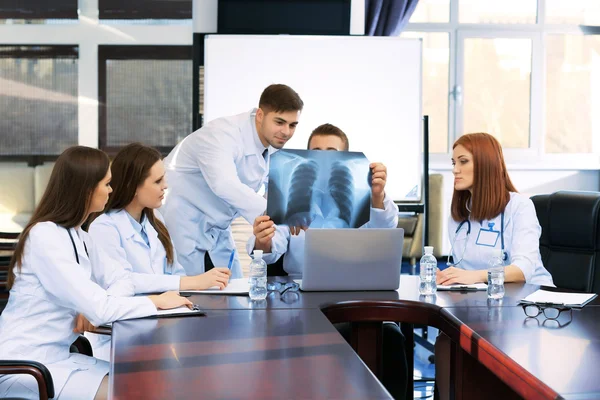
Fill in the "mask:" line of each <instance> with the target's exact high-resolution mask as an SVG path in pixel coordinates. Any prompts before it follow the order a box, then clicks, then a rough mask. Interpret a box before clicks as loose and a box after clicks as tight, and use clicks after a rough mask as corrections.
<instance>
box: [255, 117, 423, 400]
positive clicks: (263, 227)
mask: <svg viewBox="0 0 600 400" xmlns="http://www.w3.org/2000/svg"><path fill="white" fill-rule="evenodd" d="M348 147H349V145H348V138H347V137H346V134H345V133H344V132H342V130H341V129H339V128H338V127H336V126H334V125H331V124H324V125H321V126H319V127H317V128H316V129H315V130H314V131H313V132H312V133H311V135H310V138H309V139H308V149H309V150H330V151H348ZM369 167H370V168H371V172H372V182H371V213H370V214H371V215H370V220H369V222H367V223H366V224H365V225H363V226H361V228H396V226H397V225H398V207H397V206H396V205H395V204H394V202H393V201H392V200H391V199H390V198H389V197H387V196H386V195H385V183H386V179H387V170H386V167H385V165H383V164H381V163H372V164H370V165H369ZM306 229H307V228H299V227H292V228H289V227H288V226H285V225H274V224H273V221H271V220H270V218H269V217H268V216H267V215H264V216H260V217H257V218H256V219H255V220H254V226H253V233H254V235H253V236H251V237H250V239H249V240H248V243H247V250H248V254H251V253H252V251H253V249H256V250H262V251H263V259H264V260H265V262H266V263H267V264H272V263H274V262H276V261H277V260H278V259H279V258H280V257H281V256H282V255H284V254H285V257H284V258H283V269H284V270H285V272H287V273H288V275H290V276H291V277H293V278H298V279H302V272H303V268H304V240H305V237H304V230H306ZM311 229H318V228H311ZM336 328H337V330H338V331H339V332H340V333H341V334H342V336H344V338H345V339H346V340H347V341H349V340H350V324H336ZM382 345H383V360H382V362H383V371H384V375H383V376H382V383H383V385H384V386H385V388H386V389H387V390H388V391H389V392H390V394H392V396H393V397H394V398H404V394H405V393H406V387H407V381H408V375H407V374H408V372H407V371H408V367H407V361H406V353H405V350H404V336H403V335H402V333H401V332H400V328H399V327H398V325H397V324H395V323H388V322H386V323H385V324H384V325H383V342H382ZM411 372H412V371H411Z"/></svg>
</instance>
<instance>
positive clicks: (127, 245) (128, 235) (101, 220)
mask: <svg viewBox="0 0 600 400" xmlns="http://www.w3.org/2000/svg"><path fill="white" fill-rule="evenodd" d="M155 213H156V214H155V215H156V217H157V218H159V219H161V220H162V217H161V216H160V214H159V213H158V212H157V211H155ZM142 226H143V227H144V230H145V231H146V235H148V242H149V243H150V246H148V245H147V244H146V242H145V240H144V238H142V236H141V234H140V233H139V232H138V231H136V229H135V228H134V227H133V225H132V224H131V220H130V217H129V216H128V214H127V211H125V210H118V211H110V212H108V213H105V214H102V215H100V216H99V217H98V218H96V219H95V220H94V222H92V224H91V225H90V228H89V234H90V236H91V237H92V239H94V243H96V246H98V247H100V248H101V249H102V250H104V252H105V253H106V254H107V255H108V256H109V257H110V258H111V259H112V260H113V265H118V266H121V267H123V268H125V269H126V270H127V271H129V272H130V273H131V280H132V281H133V284H134V287H135V293H136V294H137V293H157V292H165V291H168V290H179V287H180V285H179V284H180V280H181V277H180V276H181V275H183V276H185V270H184V269H183V267H182V266H181V264H179V262H177V255H176V254H175V258H174V261H173V264H172V265H170V266H169V265H167V252H166V251H165V248H164V246H163V245H162V243H161V242H160V240H159V239H158V232H156V229H154V227H153V226H152V224H151V223H150V221H149V220H148V218H144V220H143V221H142ZM169 267H170V268H169ZM165 272H169V273H168V274H166V273H165ZM85 337H87V338H88V340H89V341H90V344H91V345H92V348H93V349H94V356H95V357H97V358H99V359H101V360H105V361H110V336H108V335H97V334H94V333H89V332H86V333H85Z"/></svg>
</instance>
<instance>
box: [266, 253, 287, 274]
mask: <svg viewBox="0 0 600 400" xmlns="http://www.w3.org/2000/svg"><path fill="white" fill-rule="evenodd" d="M283 257H285V254H283V255H282V256H281V257H279V260H277V261H275V262H274V263H273V264H267V276H288V274H287V272H285V270H284V269H283Z"/></svg>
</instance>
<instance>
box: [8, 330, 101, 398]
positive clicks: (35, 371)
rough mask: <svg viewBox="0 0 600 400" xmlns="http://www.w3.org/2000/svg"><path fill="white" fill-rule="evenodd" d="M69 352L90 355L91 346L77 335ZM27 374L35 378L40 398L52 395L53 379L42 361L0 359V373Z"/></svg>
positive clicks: (84, 338)
mask: <svg viewBox="0 0 600 400" xmlns="http://www.w3.org/2000/svg"><path fill="white" fill-rule="evenodd" d="M71 353H80V354H85V355H87V356H90V357H92V356H93V352H92V346H91V345H90V342H89V340H87V338H86V337H85V336H81V335H80V336H79V337H78V338H77V340H75V342H73V344H72V345H71ZM14 374H27V375H31V376H33V377H34V378H35V380H36V381H37V384H38V390H39V392H40V400H47V399H51V398H53V397H54V381H53V380H52V375H51V374H50V371H48V368H46V366H45V365H44V364H42V363H39V362H37V361H30V360H0V375H14Z"/></svg>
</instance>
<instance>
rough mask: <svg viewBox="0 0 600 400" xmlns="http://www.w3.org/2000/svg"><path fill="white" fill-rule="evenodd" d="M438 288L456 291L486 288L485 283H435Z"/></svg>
mask: <svg viewBox="0 0 600 400" xmlns="http://www.w3.org/2000/svg"><path fill="white" fill-rule="evenodd" d="M437 289H438V290H456V291H458V292H465V291H466V292H472V291H478V290H487V283H473V284H471V285H463V284H460V283H459V284H455V285H437Z"/></svg>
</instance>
